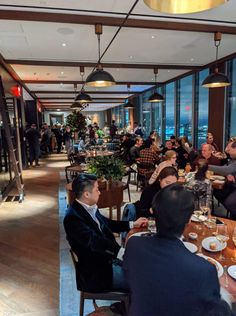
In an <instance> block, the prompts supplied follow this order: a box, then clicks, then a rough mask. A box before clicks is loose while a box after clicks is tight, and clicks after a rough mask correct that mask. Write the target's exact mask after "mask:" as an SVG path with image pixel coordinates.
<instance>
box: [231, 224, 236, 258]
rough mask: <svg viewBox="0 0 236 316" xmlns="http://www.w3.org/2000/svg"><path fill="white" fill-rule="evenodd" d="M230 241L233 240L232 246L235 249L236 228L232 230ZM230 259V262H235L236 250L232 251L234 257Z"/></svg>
mask: <svg viewBox="0 0 236 316" xmlns="http://www.w3.org/2000/svg"><path fill="white" fill-rule="evenodd" d="M232 240H233V243H234V246H235V247H236V227H234V230H233V234H232ZM231 259H232V261H234V262H236V249H234V257H233V258H231Z"/></svg>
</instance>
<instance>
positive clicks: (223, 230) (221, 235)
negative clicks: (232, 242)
mask: <svg viewBox="0 0 236 316" xmlns="http://www.w3.org/2000/svg"><path fill="white" fill-rule="evenodd" d="M216 239H217V240H219V242H220V243H221V245H222V246H223V244H224V243H225V242H226V243H227V241H228V240H229V234H228V227H227V225H225V224H223V225H221V224H220V225H217V231H216ZM219 260H225V257H224V256H223V254H222V250H221V252H220V257H219Z"/></svg>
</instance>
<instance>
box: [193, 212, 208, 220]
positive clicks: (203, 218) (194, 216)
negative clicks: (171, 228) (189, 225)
mask: <svg viewBox="0 0 236 316" xmlns="http://www.w3.org/2000/svg"><path fill="white" fill-rule="evenodd" d="M206 220H207V217H206V216H204V215H200V216H196V215H194V214H193V215H192V216H191V221H192V222H205V221H206Z"/></svg>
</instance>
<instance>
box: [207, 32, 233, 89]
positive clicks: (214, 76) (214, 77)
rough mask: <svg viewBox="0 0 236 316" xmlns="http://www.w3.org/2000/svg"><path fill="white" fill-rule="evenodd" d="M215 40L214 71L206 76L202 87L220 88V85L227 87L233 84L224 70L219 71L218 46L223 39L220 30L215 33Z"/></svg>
mask: <svg viewBox="0 0 236 316" xmlns="http://www.w3.org/2000/svg"><path fill="white" fill-rule="evenodd" d="M214 41H215V47H216V65H215V69H214V72H213V73H211V74H210V75H209V76H208V77H206V78H205V80H204V81H203V82H202V87H204V88H220V87H227V86H230V85H231V83H230V81H229V79H228V77H227V76H226V75H225V74H223V73H222V72H219V70H218V66H217V60H218V48H219V46H220V41H221V33H220V32H216V33H215V35H214Z"/></svg>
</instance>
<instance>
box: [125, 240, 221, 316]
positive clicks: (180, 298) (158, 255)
mask: <svg viewBox="0 0 236 316" xmlns="http://www.w3.org/2000/svg"><path fill="white" fill-rule="evenodd" d="M123 268H124V270H125V273H126V276H127V282H128V285H129V287H130V291H131V305H130V311H129V314H128V315H129V316H144V315H147V316H157V315H161V316H195V315H198V316H200V315H206V314H204V313H200V309H201V308H202V306H203V305H204V304H205V303H206V302H209V301H211V300H219V299H220V293H219V281H218V277H217V272H216V268H215V267H214V266H213V265H212V264H210V263H208V262H207V261H206V260H205V259H203V258H200V257H199V256H197V255H195V254H192V253H191V252H189V251H188V250H187V248H185V246H184V245H183V243H182V242H181V241H180V240H179V239H177V238H176V239H165V238H160V237H157V236H155V237H131V238H130V239H129V241H128V243H127V246H126V251H125V258H124V263H123Z"/></svg>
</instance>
